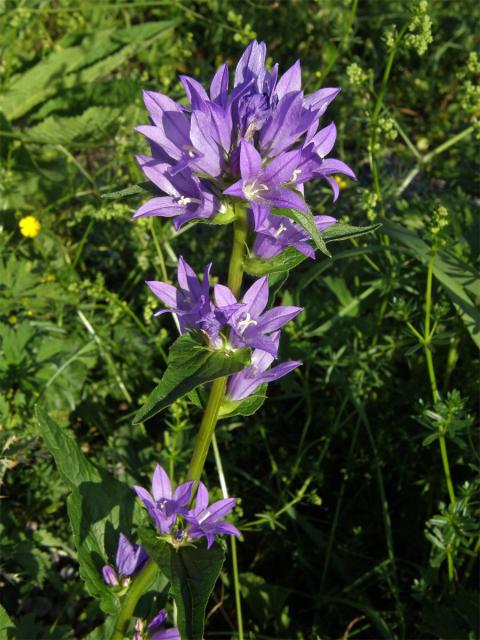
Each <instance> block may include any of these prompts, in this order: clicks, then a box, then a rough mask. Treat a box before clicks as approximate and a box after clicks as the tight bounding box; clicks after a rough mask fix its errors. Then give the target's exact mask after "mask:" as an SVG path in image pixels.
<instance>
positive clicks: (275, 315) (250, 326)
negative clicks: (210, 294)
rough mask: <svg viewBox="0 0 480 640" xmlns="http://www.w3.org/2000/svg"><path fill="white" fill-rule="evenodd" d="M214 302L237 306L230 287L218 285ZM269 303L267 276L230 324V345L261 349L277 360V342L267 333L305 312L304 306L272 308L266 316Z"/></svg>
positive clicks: (257, 283) (254, 287)
mask: <svg viewBox="0 0 480 640" xmlns="http://www.w3.org/2000/svg"><path fill="white" fill-rule="evenodd" d="M214 291H215V301H216V303H217V306H218V307H219V308H220V309H222V307H225V308H227V309H228V308H231V307H232V306H233V305H234V304H236V303H237V300H236V299H235V296H234V295H233V293H232V292H231V291H230V289H229V288H228V287H225V286H224V285H221V284H217V285H215V289H214ZM267 303H268V277H267V276H264V277H263V278H260V279H259V280H256V281H255V282H254V283H253V285H252V286H251V287H250V288H249V289H248V290H247V291H246V293H245V295H244V296H243V299H242V304H243V306H242V308H241V309H239V310H238V311H235V312H234V313H233V314H232V316H231V317H230V319H229V321H228V323H229V325H230V326H231V327H232V331H231V334H230V342H231V344H232V346H234V347H240V346H249V347H253V348H255V349H262V350H263V351H266V352H267V353H270V354H271V355H273V356H274V357H275V356H276V354H277V346H276V344H275V340H274V339H273V338H272V337H271V336H270V335H268V334H271V333H273V332H274V331H277V329H280V327H283V325H284V324H286V323H287V322H288V321H289V320H292V318H294V317H295V316H296V315H298V314H299V313H300V311H303V309H302V307H287V306H280V307H273V308H272V309H269V310H268V311H265V313H263V311H264V309H265V307H266V306H267Z"/></svg>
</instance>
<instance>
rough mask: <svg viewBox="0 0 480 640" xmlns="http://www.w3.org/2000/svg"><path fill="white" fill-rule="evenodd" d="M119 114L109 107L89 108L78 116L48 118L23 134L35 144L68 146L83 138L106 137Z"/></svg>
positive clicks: (119, 111) (118, 110) (120, 111)
mask: <svg viewBox="0 0 480 640" xmlns="http://www.w3.org/2000/svg"><path fill="white" fill-rule="evenodd" d="M121 113H122V110H121V109H115V108H111V107H90V108H89V109H86V110H85V111H84V112H83V113H82V114H80V115H78V116H71V117H68V116H66V117H65V116H49V117H48V118H45V120H43V121H42V122H40V124H38V125H36V126H35V127H31V128H30V129H28V130H27V131H26V132H25V133H26V136H27V137H28V138H32V139H34V140H35V142H46V143H49V144H68V143H69V142H73V141H75V140H82V139H85V138H88V139H89V140H92V139H93V138H98V136H99V135H101V134H103V135H107V134H108V132H109V129H110V128H111V127H112V125H113V124H115V123H117V122H118V118H119V116H120V114H121Z"/></svg>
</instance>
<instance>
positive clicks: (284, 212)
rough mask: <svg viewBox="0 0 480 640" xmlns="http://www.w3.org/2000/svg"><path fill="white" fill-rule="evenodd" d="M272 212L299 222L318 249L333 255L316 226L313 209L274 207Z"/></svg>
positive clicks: (330, 255) (327, 254)
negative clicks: (301, 209)
mask: <svg viewBox="0 0 480 640" xmlns="http://www.w3.org/2000/svg"><path fill="white" fill-rule="evenodd" d="M271 213H273V214H274V215H275V216H283V217H285V218H290V220H293V221H294V222H296V223H297V224H299V225H300V226H301V227H302V229H305V231H306V232H307V233H308V234H309V235H310V237H311V238H312V240H313V242H314V243H315V246H316V247H317V249H319V250H320V251H321V252H322V253H324V254H325V255H326V256H328V257H329V258H331V257H332V254H331V253H330V251H329V250H328V249H327V245H326V244H325V240H324V239H323V238H322V236H321V234H320V232H319V231H318V229H317V227H316V226H315V220H314V217H313V213H312V212H311V211H297V210H296V209H272V210H271Z"/></svg>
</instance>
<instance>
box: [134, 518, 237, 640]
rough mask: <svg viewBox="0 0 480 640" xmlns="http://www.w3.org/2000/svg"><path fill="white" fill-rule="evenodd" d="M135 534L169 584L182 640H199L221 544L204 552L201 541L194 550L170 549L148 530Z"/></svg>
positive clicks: (218, 566)
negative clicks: (175, 606)
mask: <svg viewBox="0 0 480 640" xmlns="http://www.w3.org/2000/svg"><path fill="white" fill-rule="evenodd" d="M138 534H139V537H140V540H141V543H142V545H143V546H144V547H145V549H146V550H147V552H148V554H149V555H150V557H151V558H153V560H154V561H155V562H156V563H157V564H158V566H159V567H160V570H161V571H162V573H164V575H165V576H166V577H167V578H168V580H169V581H170V584H171V593H172V595H173V597H174V599H175V603H176V605H177V626H178V629H179V631H180V635H181V637H182V640H202V639H203V630H204V624H205V609H206V607H207V603H208V599H209V598H210V594H211V593H212V591H213V587H214V586H215V583H216V581H217V579H218V576H219V575H220V571H221V569H222V565H223V562H224V560H225V553H224V551H223V548H222V546H221V544H219V543H218V542H215V543H214V544H213V545H212V547H211V548H210V549H207V548H206V543H205V541H204V540H202V542H199V543H197V544H196V546H188V547H181V548H180V549H174V548H173V546H172V545H171V544H169V543H168V542H165V541H164V540H161V539H160V538H158V536H157V535H156V534H155V532H154V531H152V530H151V529H148V528H146V527H145V528H141V529H140V530H139V532H138Z"/></svg>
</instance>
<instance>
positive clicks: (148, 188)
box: [101, 182, 158, 200]
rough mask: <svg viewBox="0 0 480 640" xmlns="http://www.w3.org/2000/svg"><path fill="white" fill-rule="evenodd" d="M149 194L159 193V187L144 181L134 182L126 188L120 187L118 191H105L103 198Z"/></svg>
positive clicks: (119, 198)
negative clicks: (140, 182)
mask: <svg viewBox="0 0 480 640" xmlns="http://www.w3.org/2000/svg"><path fill="white" fill-rule="evenodd" d="M140 193H141V194H142V195H144V196H145V195H147V194H149V193H153V194H154V195H158V189H156V187H155V186H153V185H152V184H151V182H142V184H134V185H132V186H131V187H125V189H119V190H118V191H109V192H108V193H103V194H102V196H101V197H102V198H103V199H104V200H123V198H129V197H130V196H136V195H138V194H140Z"/></svg>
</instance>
